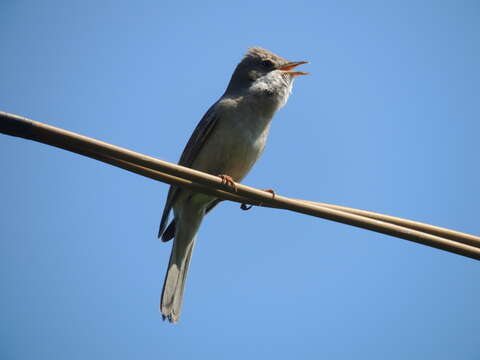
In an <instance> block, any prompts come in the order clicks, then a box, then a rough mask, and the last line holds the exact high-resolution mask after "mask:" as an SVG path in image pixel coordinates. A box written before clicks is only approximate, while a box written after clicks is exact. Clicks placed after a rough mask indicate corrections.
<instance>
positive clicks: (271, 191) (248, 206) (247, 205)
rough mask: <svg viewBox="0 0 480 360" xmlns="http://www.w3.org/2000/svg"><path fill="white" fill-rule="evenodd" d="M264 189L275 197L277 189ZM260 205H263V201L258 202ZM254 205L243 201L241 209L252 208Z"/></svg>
mask: <svg viewBox="0 0 480 360" xmlns="http://www.w3.org/2000/svg"><path fill="white" fill-rule="evenodd" d="M263 191H265V192H268V193H270V194H272V199H275V191H274V190H272V189H264V190H263ZM258 206H262V203H260V204H258ZM252 207H253V205H252V204H245V203H243V204H242V205H240V209H242V210H245V211H247V210H250V209H251V208H252Z"/></svg>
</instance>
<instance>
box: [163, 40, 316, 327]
mask: <svg viewBox="0 0 480 360" xmlns="http://www.w3.org/2000/svg"><path fill="white" fill-rule="evenodd" d="M306 63H307V62H306V61H295V62H291V61H287V60H285V59H283V58H282V57H280V56H278V55H275V54H273V53H272V52H270V51H268V50H265V49H262V48H260V47H253V48H250V49H248V52H247V53H246V54H245V56H244V57H243V59H242V60H241V61H240V63H239V64H238V65H237V67H236V69H235V71H234V72H233V75H232V78H231V79H230V82H229V84H228V86H227V90H226V91H225V93H224V94H223V95H222V97H221V98H220V99H219V100H218V101H217V102H216V103H214V104H213V105H212V106H211V107H210V109H209V110H208V111H207V113H206V114H205V115H204V116H203V118H202V120H201V121H200V123H199V124H198V125H197V127H196V128H195V130H194V131H193V134H192V136H191V137H190V140H189V141H188V143H187V145H186V147H185V149H184V150H183V153H182V155H181V157H180V161H179V164H180V165H182V166H186V167H189V168H192V169H195V170H200V171H204V172H207V173H209V174H212V175H218V176H220V177H221V178H222V179H223V180H224V181H225V182H226V183H227V184H230V185H234V183H233V182H234V181H237V182H238V181H241V180H242V179H243V178H244V177H245V176H246V175H247V173H248V172H249V171H250V169H251V167H252V166H253V164H254V163H255V162H256V161H257V159H258V158H259V156H260V155H261V153H262V151H263V149H264V147H265V143H266V141H267V136H268V132H269V129H270V122H271V120H272V117H273V115H274V114H275V112H276V111H277V110H278V109H279V108H281V107H282V106H283V105H285V103H286V102H287V99H288V97H289V95H290V92H291V91H292V84H293V79H294V78H295V77H296V76H299V75H306V74H307V73H305V72H300V71H292V69H294V68H295V67H297V66H298V65H301V64H306ZM219 201H220V200H219V199H216V198H214V197H212V196H209V195H205V194H200V193H195V192H191V191H189V190H186V189H182V188H179V187H176V186H171V187H170V190H169V192H168V196H167V200H166V204H165V209H164V210H163V215H162V219H161V222H160V230H159V232H158V237H159V238H160V237H161V238H162V240H163V241H168V240H170V239H172V238H175V240H174V242H173V247H172V252H171V255H170V261H169V264H168V269H167V274H166V276H165V282H164V284H163V290H162V298H161V304H160V311H161V312H162V316H163V319H164V320H165V319H168V320H169V321H170V322H177V321H178V319H179V316H180V309H181V306H182V298H183V291H184V288H185V279H186V276H187V271H188V265H189V263H190V258H191V256H192V251H193V247H194V245H195V240H196V237H197V232H198V229H199V227H200V224H201V222H202V219H203V217H204V216H205V214H206V213H208V212H209V211H210V210H212V208H213V207H214V206H215V205H217V204H218V202H219ZM172 208H173V213H174V219H173V220H172V222H171V223H170V225H169V226H168V227H167V222H168V218H169V214H170V211H171V209H172Z"/></svg>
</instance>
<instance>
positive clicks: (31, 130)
mask: <svg viewBox="0 0 480 360" xmlns="http://www.w3.org/2000/svg"><path fill="white" fill-rule="evenodd" d="M0 132H2V133H4V134H7V135H12V136H17V137H22V138H25V139H30V140H34V141H38V142H41V143H44V144H48V145H52V146H56V147H59V148H62V149H65V150H69V151H72V152H75V153H78V154H81V155H84V156H88V157H91V158H94V159H97V160H99V161H102V162H105V163H108V164H111V165H114V166H117V167H120V168H123V169H125V170H128V171H131V172H135V173H137V174H140V175H143V176H146V177H149V178H152V179H155V180H159V181H162V182H166V183H169V184H174V185H177V186H182V187H187V188H189V189H192V190H195V191H198V192H203V193H206V194H209V195H212V196H215V197H218V198H221V199H225V200H231V201H236V202H240V203H249V204H253V205H257V206H264V207H272V208H279V209H286V210H291V211H295V212H299V213H303V214H307V215H311V216H316V217H320V218H324V219H328V220H332V221H336V222H340V223H343V224H347V225H352V226H356V227H360V228H364V229H368V230H372V231H376V232H379V233H383V234H387V235H391V236H395V237H398V238H402V239H406V240H410V241H413V242H417V243H420V244H424V245H428V246H431V247H434V248H438V249H442V250H445V251H449V252H452V253H456V254H459V255H463V256H467V257H470V258H473V259H477V260H480V237H478V236H474V235H470V234H465V233H462V232H459V231H454V230H450V229H445V228H441V227H438V226H433V225H429V224H424V223H420V222H416V221H412V220H406V219H401V218H397V217H394V216H390V215H384V214H378V213H374V212H370V211H366V210H359V209H353V208H348V207H344V206H339V205H332V204H325V203H319V202H314V201H309V200H300V199H292V198H287V197H284V196H279V195H274V196H272V194H271V193H268V192H265V191H262V190H259V189H255V188H251V187H248V186H245V185H242V184H237V187H236V190H233V189H232V188H230V187H227V186H225V185H224V184H222V180H221V179H220V178H218V177H217V176H213V175H210V174H206V173H203V172H200V171H196V170H193V169H189V168H186V167H183V166H179V165H175V164H172V163H169V162H166V161H163V160H159V159H156V158H153V157H150V156H147V155H144V154H140V153H136V152H134V151H131V150H127V149H124V148H121V147H118V146H115V145H112V144H109V143H106V142H102V141H99V140H96V139H93V138H89V137H87V136H83V135H79V134H76V133H74V132H70V131H67V130H64V129H60V128H57V127H54V126H50V125H47V124H43V123H41V122H38V121H34V120H30V119H28V118H24V117H21V116H18V115H14V114H10V113H7V112H1V111H0Z"/></svg>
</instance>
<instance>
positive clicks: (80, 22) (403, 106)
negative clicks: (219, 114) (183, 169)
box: [0, 0, 480, 359]
mask: <svg viewBox="0 0 480 360" xmlns="http://www.w3.org/2000/svg"><path fill="white" fill-rule="evenodd" d="M0 14H1V15H0V17H1V21H0V43H1V44H2V55H1V56H0V79H1V83H0V109H1V110H4V111H9V112H12V113H16V114H19V115H23V116H27V117H30V118H32V119H35V120H38V121H42V122H45V123H48V124H51V125H55V126H59V127H62V128H65V129H68V130H72V131H75V132H79V133H81V134H84V135H88V136H92V137H94V138H98V139H101V140H104V141H107V142H111V143H113V144H116V145H119V146H123V147H126V148H130V149H133V150H136V151H139V152H142V153H145V154H148V155H152V156H156V157H158V158H161V159H165V160H168V161H174V162H176V160H177V159H178V157H179V155H180V153H181V151H182V149H183V147H184V145H185V143H186V141H187V139H188V137H189V136H190V133H191V131H192V130H193V128H194V127H195V125H196V123H197V122H198V121H199V120H200V118H201V116H202V115H203V113H204V112H205V111H206V110H207V108H208V107H209V106H210V105H211V104H212V103H213V102H214V101H215V100H216V99H217V98H218V97H219V96H220V95H221V94H222V92H223V91H224V89H225V86H226V84H227V81H228V80H229V77H230V75H231V72H232V71H233V69H234V67H235V65H236V63H237V62H238V61H239V60H240V59H241V57H242V55H243V54H244V53H245V51H246V49H247V48H248V47H249V46H255V45H259V46H263V47H266V48H268V49H270V50H272V51H274V52H276V53H278V54H280V55H282V56H284V57H286V58H288V59H290V60H308V61H310V64H308V65H306V66H304V67H303V69H302V70H305V71H309V72H310V73H311V75H309V76H308V77H302V78H299V79H298V80H297V81H296V83H295V86H294V91H293V94H292V96H291V97H290V100H289V102H288V104H287V105H286V107H285V108H283V109H281V110H280V111H279V113H278V114H277V116H276V117H275V119H274V122H273V125H272V130H271V133H270V139H269V143H268V145H267V148H266V151H265V153H264V155H263V157H262V158H261V159H260V161H259V162H258V163H257V165H256V167H255V168H254V170H253V171H252V172H251V174H250V175H249V176H248V177H247V178H246V179H245V181H244V182H245V183H246V184H248V185H251V186H255V187H259V188H273V189H275V190H276V191H277V193H279V194H281V195H285V196H292V197H299V198H305V199H310V200H317V201H323V202H330V203H335V204H340V205H346V206H351V207H356V208H363V209H368V210H373V211H378V212H383V213H388V214H391V215H396V216H401V217H407V218H411V219H415V220H418V221H424V222H428V223H432V224H435V225H440V226H445V227H449V228H453V229H457V230H461V231H465V232H469V233H473V234H479V232H480V224H479V220H478V219H479V217H478V203H479V200H480V195H479V192H478V184H479V183H480V171H479V167H478V153H479V145H478V134H479V132H480V125H479V121H478V119H479V115H480V109H479V103H480V101H479V100H480V99H479V94H480V85H479V84H480V72H479V71H478V64H479V62H480V5H479V3H478V2H477V1H420V2H419V1H362V2H360V1H342V2H340V1H298V2H295V3H293V2H279V1H268V0H267V1H255V2H253V1H252V2H249V1H244V2H237V3H229V2H219V1H211V2H210V1H206V2H205V1H204V2H195V3H194V2H181V1H175V2H173V1H135V2H133V1H130V2H128V1H121V2H117V1H115V2H114V1H82V2H80V1H79V2H75V1H72V2H64V1H42V2H40V1H8V0H7V1H3V2H2V4H1V5H0ZM0 166H1V168H2V176H1V178H0V179H1V180H0V181H1V184H2V186H1V190H0V191H1V198H2V204H3V206H2V210H1V211H2V213H1V217H0V222H1V223H0V225H1V226H0V240H1V241H0V256H1V261H0V294H1V296H0V309H1V310H0V355H1V357H2V358H3V359H32V358H35V359H52V358H60V359H61V358H68V359H104V358H114V359H138V358H142V359H153V358H164V359H191V358H210V359H225V358H229V359H245V358H252V359H254V358H265V357H266V358H275V359H292V358H302V359H319V358H326V359H352V358H355V359H358V358H359V359H386V358H388V359H407V358H408V359H427V358H428V359H430V358H435V359H478V358H479V356H480V349H479V343H480V335H479V334H480V313H479V311H478V302H479V297H480V282H479V281H478V279H479V276H480V267H479V264H478V263H477V262H476V261H474V260H471V259H467V258H464V257H461V256H458V255H454V254H450V253H446V252H442V251H440V250H436V249H432V248H429V247H425V246H421V245H417V244H414V243H410V242H407V241H404V240H400V239H396V238H391V237H387V236H384V235H380V234H376V233H373V232H369V231H365V230H361V229H356V228H352V227H348V226H345V225H342V224H336V223H332V222H328V221H324V220H320V219H317V218H311V217H307V216H304V215H300V214H295V213H290V212H285V211H280V210H271V209H260V208H254V209H252V210H250V211H248V212H243V211H240V210H239V208H238V204H232V203H224V204H222V205H221V206H219V207H218V208H216V209H215V211H213V212H212V213H211V214H210V215H209V216H208V217H207V218H206V219H205V221H204V223H203V226H202V228H201V231H200V234H199V241H198V243H197V246H196V249H195V253H194V255H193V261H192V264H191V267H190V274H189V279H188V282H187V289H186V294H185V303H184V307H183V313H182V318H181V320H180V323H179V324H177V325H171V324H168V323H165V322H162V321H161V316H160V314H159V312H158V302H159V295H160V291H161V287H162V282H163V277H164V273H165V270H166V265H167V262H168V256H169V252H170V244H163V243H161V242H159V241H157V240H156V232H157V227H158V223H159V219H160V214H161V210H162V207H163V203H164V199H165V195H166V192H167V189H168V188H167V186H166V185H165V184H162V183H159V182H155V181H153V180H150V179H146V178H142V177H140V176H138V175H135V174H131V173H127V172H125V171H123V170H121V169H117V168H114V167H111V166H109V165H106V164H103V163H100V162H97V161H94V160H92V159H88V158H84V157H81V156H79V155H76V154H72V153H69V152H66V151H63V150H60V149H55V148H51V147H48V146H45V145H42V144H38V143H34V142H30V141H26V140H22V139H17V138H13V137H7V136H0Z"/></svg>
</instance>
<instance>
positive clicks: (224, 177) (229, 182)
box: [218, 174, 237, 192]
mask: <svg viewBox="0 0 480 360" xmlns="http://www.w3.org/2000/svg"><path fill="white" fill-rule="evenodd" d="M218 177H219V178H220V179H222V185H226V186H229V187H231V188H232V189H233V190H234V191H235V192H236V191H237V184H235V181H233V179H232V177H231V176H229V175H225V174H221V175H218Z"/></svg>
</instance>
